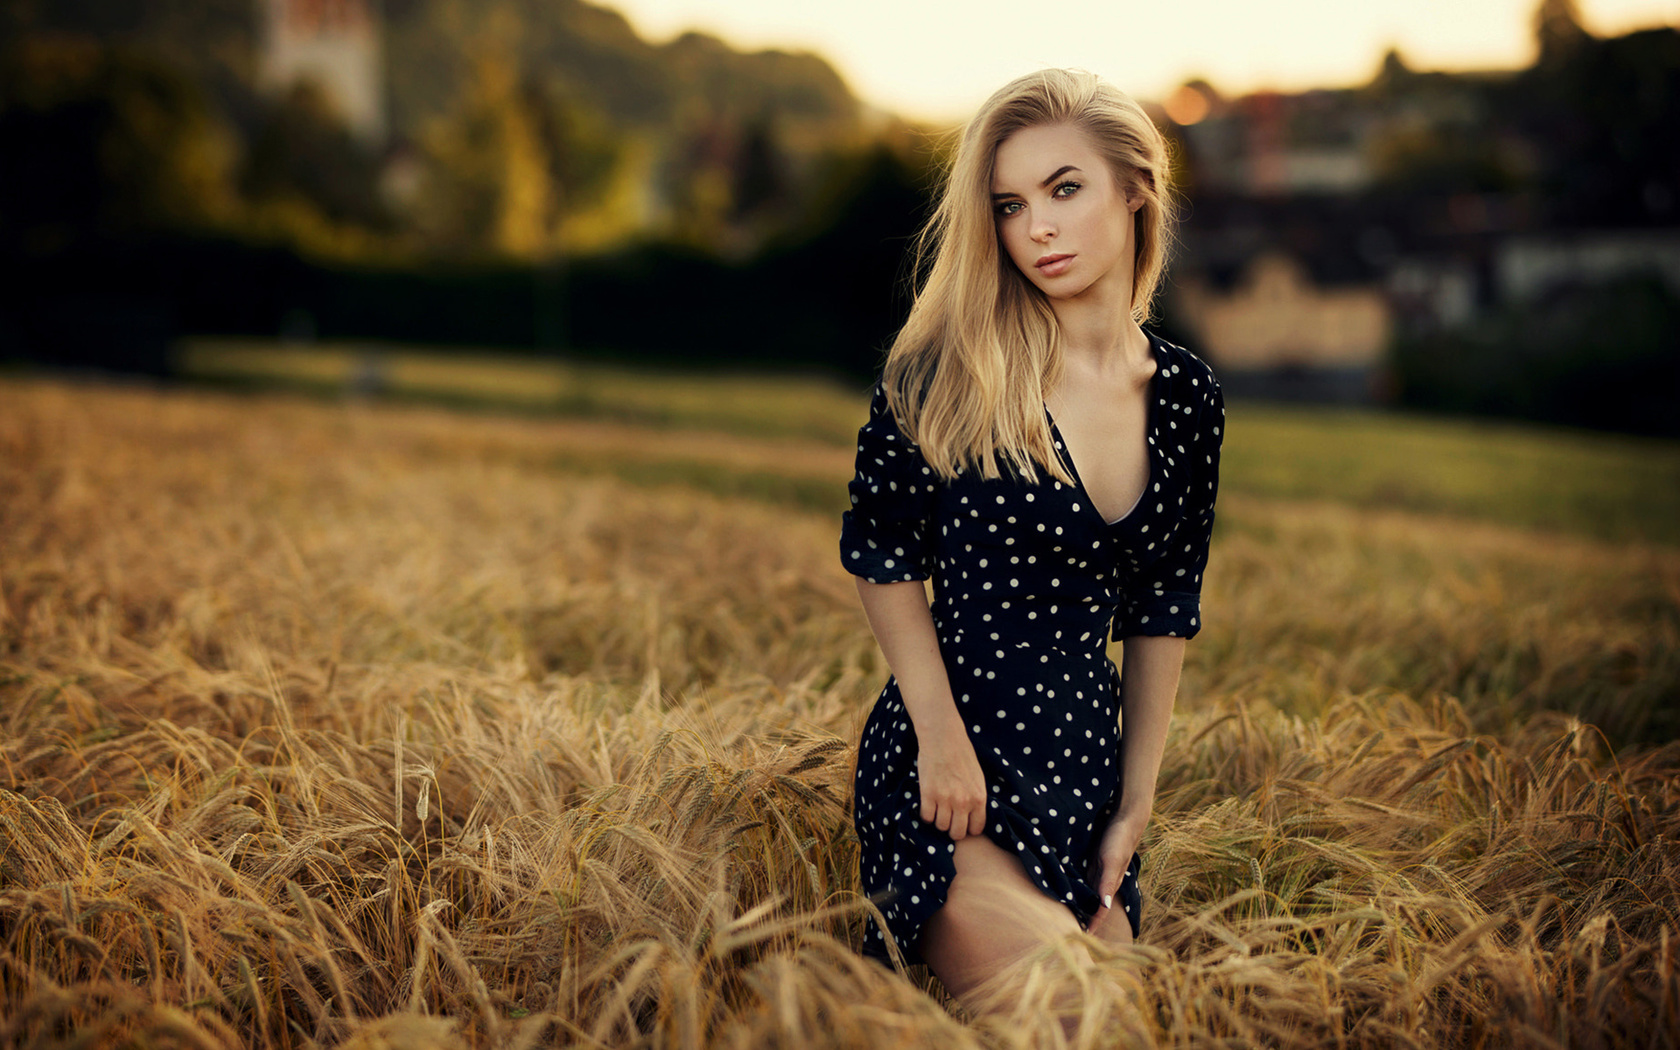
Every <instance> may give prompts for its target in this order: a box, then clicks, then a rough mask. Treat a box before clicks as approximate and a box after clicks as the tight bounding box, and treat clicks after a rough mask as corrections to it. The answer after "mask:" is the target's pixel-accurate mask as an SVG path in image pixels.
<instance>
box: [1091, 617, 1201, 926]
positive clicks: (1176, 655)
mask: <svg viewBox="0 0 1680 1050" xmlns="http://www.w3.org/2000/svg"><path fill="white" fill-rule="evenodd" d="M1184 641H1185V640H1184V639H1183V638H1174V637H1172V636H1170V635H1160V636H1154V635H1135V636H1133V637H1131V638H1127V639H1126V640H1125V642H1124V643H1123V644H1124V650H1123V652H1122V653H1121V657H1120V712H1121V714H1120V717H1121V720H1122V721H1121V729H1120V762H1121V765H1120V769H1121V780H1120V808H1119V809H1118V810H1117V811H1116V812H1115V814H1114V817H1113V819H1111V820H1110V821H1109V824H1108V828H1107V830H1106V831H1104V832H1103V838H1102V844H1101V846H1100V847H1099V850H1098V857H1099V858H1100V859H1101V862H1102V874H1101V876H1100V877H1099V880H1098V883H1097V892H1098V893H1100V894H1101V895H1102V899H1103V906H1104V907H1110V906H1112V904H1113V900H1114V892H1115V890H1117V889H1119V888H1120V880H1121V878H1122V877H1124V876H1125V874H1126V866H1127V865H1128V864H1130V863H1131V861H1132V854H1133V853H1134V852H1136V851H1137V847H1138V843H1139V842H1142V841H1143V831H1144V828H1146V827H1148V826H1149V814H1150V811H1151V810H1152V809H1153V808H1154V806H1155V780H1156V777H1158V776H1159V775H1160V772H1161V756H1162V754H1163V753H1165V751H1166V748H1167V726H1168V724H1169V723H1170V722H1171V721H1172V712H1173V701H1174V700H1175V699H1176V697H1177V696H1178V676H1179V672H1180V671H1181V670H1183V668H1184Z"/></svg>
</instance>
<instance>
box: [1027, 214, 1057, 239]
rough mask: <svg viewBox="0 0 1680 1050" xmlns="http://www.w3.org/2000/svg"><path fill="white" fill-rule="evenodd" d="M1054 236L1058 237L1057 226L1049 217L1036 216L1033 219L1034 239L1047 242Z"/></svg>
mask: <svg viewBox="0 0 1680 1050" xmlns="http://www.w3.org/2000/svg"><path fill="white" fill-rule="evenodd" d="M1054 236H1056V225H1055V223H1052V222H1051V221H1050V218H1049V216H1046V215H1034V216H1033V219H1032V239H1033V240H1035V241H1047V240H1049V239H1050V238H1052V237H1054Z"/></svg>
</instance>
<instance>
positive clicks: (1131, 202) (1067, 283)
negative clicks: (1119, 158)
mask: <svg viewBox="0 0 1680 1050" xmlns="http://www.w3.org/2000/svg"><path fill="white" fill-rule="evenodd" d="M1142 205H1143V199H1142V197H1141V196H1138V195H1136V194H1133V195H1132V196H1131V198H1130V199H1128V197H1127V194H1126V193H1124V192H1123V191H1122V189H1121V187H1120V186H1118V185H1117V184H1116V182H1115V179H1114V176H1113V173H1112V172H1110V170H1109V167H1108V163H1107V162H1106V161H1105V160H1103V159H1102V156H1101V155H1100V154H1098V153H1097V151H1096V150H1095V149H1094V148H1092V146H1091V143H1090V141H1089V139H1088V138H1087V136H1086V134H1085V132H1083V131H1081V130H1080V129H1079V128H1076V127H1073V126H1072V125H1068V124H1045V125H1040V126H1038V127H1031V128H1023V129H1021V130H1020V131H1017V132H1015V133H1014V134H1013V135H1010V136H1009V137H1008V138H1007V139H1004V140H1003V143H1002V145H1000V146H998V151H997V160H996V163H995V164H994V165H993V169H992V211H993V214H994V215H995V216H996V221H997V231H998V239H999V241H1001V242H1002V244H1003V247H1004V251H1006V252H1007V253H1008V254H1009V258H1010V260H1011V261H1013V262H1014V263H1015V267H1016V269H1018V270H1020V271H1021V273H1022V274H1024V275H1025V276H1026V278H1027V280H1029V281H1031V282H1032V283H1033V284H1034V285H1036V286H1037V287H1038V289H1039V290H1040V291H1042V292H1043V293H1044V294H1045V295H1046V296H1048V297H1050V299H1051V300H1052V301H1056V300H1070V299H1077V298H1087V299H1106V298H1109V297H1113V298H1114V299H1115V300H1116V302H1117V304H1118V305H1119V306H1120V307H1121V308H1123V309H1126V310H1128V311H1129V310H1130V309H1131V303H1132V262H1133V256H1134V253H1135V247H1134V239H1135V236H1136V234H1135V232H1134V229H1133V227H1134V225H1135V224H1134V223H1133V221H1132V217H1133V215H1134V214H1136V212H1137V209H1138V208H1140V207H1142Z"/></svg>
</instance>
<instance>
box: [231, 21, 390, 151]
mask: <svg viewBox="0 0 1680 1050" xmlns="http://www.w3.org/2000/svg"><path fill="white" fill-rule="evenodd" d="M257 3H258V5H259V19H260V22H261V27H262V32H261V35H260V38H259V39H260V51H259V60H258V78H259V83H260V86H261V87H262V88H264V89H265V90H267V91H269V92H271V93H273V94H283V93H285V92H287V91H289V90H291V89H292V88H293V87H295V86H296V85H298V84H299V83H302V82H311V83H313V84H314V85H315V87H317V88H318V89H319V90H320V91H321V92H322V93H323V94H325V95H326V97H327V98H328V99H329V100H330V101H331V102H332V104H333V106H334V107H336V109H337V110H338V115H339V116H340V117H341V118H342V119H343V121H344V124H345V126H346V127H348V128H349V129H350V130H351V132H352V133H354V134H355V135H356V136H357V137H358V138H360V139H362V140H363V141H364V142H369V143H377V142H380V141H382V140H383V139H384V137H385V132H386V128H387V123H388V122H387V117H386V109H385V91H384V75H383V68H384V67H383V62H382V52H381V48H380V20H379V12H378V9H377V8H376V7H375V0H257Z"/></svg>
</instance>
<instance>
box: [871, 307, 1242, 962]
mask: <svg viewBox="0 0 1680 1050" xmlns="http://www.w3.org/2000/svg"><path fill="white" fill-rule="evenodd" d="M1150 344H1151V348H1152V349H1153V351H1154V353H1155V355H1156V364H1157V369H1156V374H1155V377H1154V379H1153V380H1152V381H1151V384H1150V394H1149V396H1150V418H1149V425H1148V431H1147V439H1148V442H1149V448H1148V451H1149V466H1150V475H1149V480H1148V482H1147V483H1146V485H1145V489H1144V492H1143V495H1142V496H1141V497H1140V498H1139V500H1138V502H1137V505H1136V506H1134V507H1133V508H1132V509H1131V511H1129V512H1128V513H1127V514H1126V515H1125V516H1123V517H1122V518H1121V519H1120V520H1119V521H1116V522H1107V521H1104V520H1103V519H1102V516H1101V515H1100V514H1099V513H1098V512H1097V510H1096V508H1095V506H1094V505H1093V504H1092V502H1091V500H1090V499H1089V497H1088V496H1087V495H1086V493H1085V491H1084V486H1083V484H1081V483H1080V481H1079V478H1078V473H1077V471H1076V470H1075V468H1074V465H1073V462H1072V459H1071V458H1070V457H1069V456H1068V454H1067V452H1066V450H1065V449H1064V448H1063V447H1062V443H1061V437H1060V434H1059V433H1057V431H1056V430H1055V428H1054V424H1053V422H1052V428H1051V435H1052V438H1053V439H1054V440H1055V443H1056V447H1057V450H1058V452H1059V454H1060V455H1061V456H1062V458H1063V463H1064V465H1065V466H1066V467H1067V468H1068V470H1069V472H1070V474H1072V476H1073V478H1074V484H1073V485H1068V484H1066V483H1064V482H1060V481H1057V480H1056V479H1054V478H1051V477H1048V476H1045V477H1042V478H1041V479H1040V480H1039V481H1038V482H1037V483H1027V482H1025V481H1022V480H1019V479H1016V478H1013V477H1004V478H1000V479H994V480H990V481H987V480H984V479H981V478H979V477H977V476H975V475H974V474H972V473H964V474H961V475H959V476H958V477H957V478H955V479H953V480H950V481H941V480H940V479H939V478H938V477H937V476H936V475H934V474H933V473H932V471H931V470H930V469H929V468H928V467H927V465H926V463H925V462H924V461H923V459H922V457H921V455H920V452H919V451H918V450H917V448H916V446H915V445H913V444H912V443H910V442H909V441H908V440H906V439H905V438H904V436H903V435H902V434H901V433H900V432H899V430H898V427H897V424H896V422H895V421H894V419H893V416H892V414H891V411H890V410H889V409H888V407H887V401H886V395H885V392H884V391H883V389H882V388H881V387H879V386H877V388H876V391H875V397H874V399H873V403H872V404H871V406H870V418H869V421H868V422H867V423H866V424H865V425H864V426H863V428H862V429H861V430H860V431H859V432H858V453H857V472H856V475H855V477H854V478H853V480H852V482H851V485H850V487H849V489H850V494H851V500H852V507H851V510H849V511H847V513H846V515H845V518H844V523H843V526H842V531H841V538H840V553H841V561H842V563H843V564H844V565H845V566H846V568H847V569H848V570H849V571H850V572H852V573H853V574H854V575H857V576H860V577H863V578H864V579H867V580H870V581H871V582H874V583H889V582H897V581H901V580H925V579H929V578H931V579H932V580H933V585H934V601H933V609H932V611H933V620H934V626H935V629H936V630H937V632H938V635H939V642H940V652H941V655H942V656H943V657H944V660H945V664H946V669H947V672H948V674H949V677H950V681H951V688H952V693H953V696H954V699H955V700H956V703H957V709H958V712H959V713H960V714H961V716H962V720H963V724H964V725H966V726H968V729H969V738H970V740H971V741H972V742H973V744H974V748H975V754H976V756H977V757H978V759H979V761H980V765H981V769H982V770H983V771H984V773H985V775H986V782H987V791H988V806H987V813H986V834H987V836H988V837H989V838H991V839H992V841H994V842H996V843H997V844H998V845H999V846H1001V847H1002V848H1004V849H1006V850H1009V851H1011V852H1013V853H1015V855H1017V856H1018V857H1020V859H1021V862H1022V864H1023V866H1024V867H1025V869H1026V872H1027V875H1028V877H1029V878H1031V879H1032V880H1033V882H1034V883H1035V884H1037V885H1038V886H1039V888H1040V889H1041V890H1043V891H1044V893H1045V894H1046V895H1047V896H1048V897H1050V898H1051V899H1052V900H1057V901H1061V902H1063V903H1064V904H1066V905H1067V906H1068V908H1069V909H1070V910H1071V911H1072V912H1073V914H1074V915H1075V917H1076V918H1077V919H1078V920H1079V922H1080V923H1081V924H1082V925H1084V924H1088V923H1089V922H1090V920H1091V919H1092V918H1093V917H1094V915H1095V914H1096V911H1097V909H1098V907H1099V905H1100V901H1099V900H1098V896H1097V891H1096V888H1095V886H1094V885H1093V884H1092V881H1091V875H1092V873H1091V872H1090V870H1089V868H1088V865H1089V864H1090V862H1091V861H1092V860H1093V856H1094V851H1095V848H1096V845H1097V841H1098V839H1099V838H1100V836H1101V833H1102V830H1103V829H1104V828H1105V827H1106V826H1107V823H1108V818H1109V816H1110V815H1111V814H1112V813H1113V812H1114V809H1115V807H1116V806H1117V804H1118V797H1117V796H1118V789H1119V784H1120V756H1119V734H1118V732H1117V722H1118V717H1119V704H1118V697H1119V672H1118V670H1117V669H1116V668H1115V666H1114V664H1113V663H1112V662H1111V661H1110V660H1109V659H1108V658H1107V655H1106V651H1105V647H1106V642H1107V640H1108V639H1109V637H1111V636H1112V637H1114V638H1126V637H1132V636H1136V635H1176V636H1179V637H1183V638H1190V637H1193V636H1194V635H1195V634H1196V633H1197V632H1198V631H1199V630H1200V629H1201V608H1200V594H1201V585H1202V574H1203V570H1204V568H1205V566H1206V564H1207V549H1208V541H1209V538H1210V536H1211V530H1212V527H1213V508H1214V498H1215V496H1216V494H1217V491H1218V463H1219V448H1220V444H1221V442H1222V440H1223V432H1224V426H1225V414H1224V400H1223V397H1222V395H1221V392H1220V389H1219V384H1218V382H1217V381H1216V380H1215V378H1214V376H1213V373H1212V371H1211V370H1210V369H1209V368H1208V367H1207V365H1206V364H1204V363H1203V362H1202V361H1201V360H1200V359H1199V358H1197V357H1195V356H1194V355H1193V354H1191V353H1189V352H1188V351H1186V350H1183V349H1181V348H1179V347H1176V346H1174V345H1172V344H1170V343H1167V342H1165V341H1164V340H1161V339H1160V338H1158V337H1156V336H1154V335H1151V336H1150ZM916 751H917V749H916V738H915V733H914V731H913V728H912V726H911V723H910V719H909V716H908V714H907V713H906V712H905V710H904V703H903V700H902V698H901V696H900V694H899V691H898V684H897V682H896V680H893V679H889V680H888V681H887V684H886V687H885V688H884V689H883V690H882V691H881V694H880V696H879V698H878V699H877V700H876V703H875V707H874V709H873V710H872V711H871V713H870V716H869V720H868V722H867V723H866V724H865V726H864V730H863V737H862V740H861V742H860V744H859V748H858V766H857V774H856V779H855V780H854V783H853V790H854V809H853V813H854V821H855V823H856V827H857V833H858V838H859V841H860V845H861V854H860V869H861V875H862V881H863V886H864V889H865V891H866V892H867V893H869V894H870V896H871V897H872V898H873V899H874V900H875V901H876V903H877V905H878V906H879V907H880V908H881V911H882V915H883V917H884V919H885V921H886V924H887V926H888V928H890V930H891V931H892V933H893V935H894V938H895V939H896V941H897V943H898V946H899V948H900V950H901V951H903V952H904V953H905V956H906V958H907V959H908V960H910V961H911V962H916V961H919V957H918V955H917V953H916V952H915V947H914V946H915V943H916V940H917V938H918V937H919V935H920V932H921V927H922V925H923V923H925V922H926V921H927V919H928V918H929V917H931V916H932V915H933V913H934V912H936V911H937V910H938V909H939V908H940V907H941V906H942V905H943V904H944V902H945V895H946V891H947V888H948V887H949V885H950V881H951V878H952V876H953V875H954V874H955V868H954V865H953V855H954V851H955V845H954V843H952V841H951V839H950V837H949V835H947V834H946V833H944V832H941V831H939V830H938V829H937V828H936V827H934V826H933V825H931V824H927V823H924V822H923V821H922V820H921V816H920V812H919V808H920V797H921V796H920V790H919V786H918V784H917V781H916ZM1136 867H1137V858H1135V857H1134V858H1133V867H1132V870H1131V872H1130V873H1129V874H1128V876H1127V881H1126V883H1125V884H1123V885H1122V888H1121V891H1120V894H1119V895H1118V896H1117V898H1116V903H1115V906H1116V907H1121V906H1122V904H1124V905H1125V907H1126V912H1127V917H1128V918H1129V919H1130V920H1131V921H1132V923H1133V927H1134V930H1135V929H1136V926H1137V920H1138V913H1139V909H1140V907H1141V900H1140V899H1139V898H1138V897H1137V887H1136ZM864 950H865V952H866V953H868V954H871V955H875V956H879V957H885V955H886V945H885V941H884V939H883V937H882V931H881V930H880V929H879V928H877V927H876V925H875V924H874V923H873V922H872V923H870V925H869V930H868V933H867V936H866V941H865V945H864Z"/></svg>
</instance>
